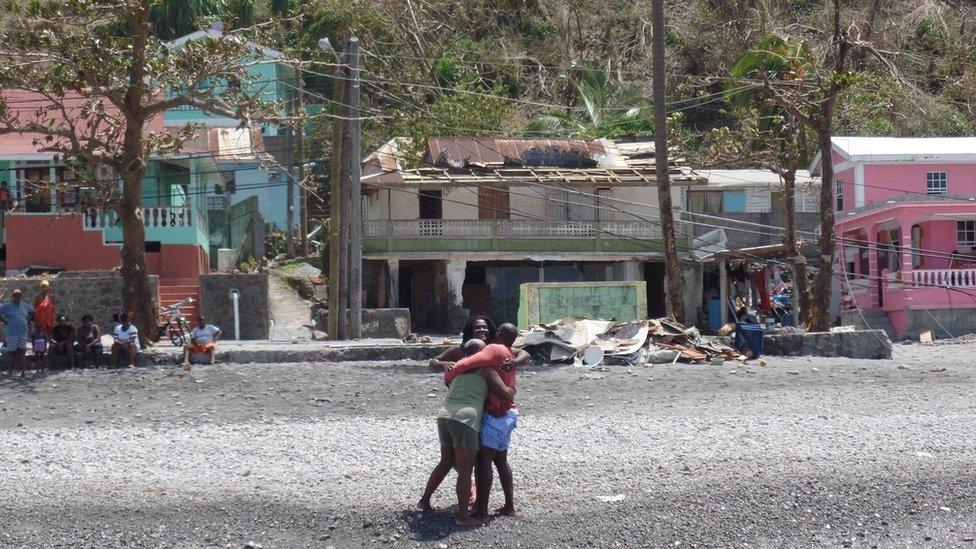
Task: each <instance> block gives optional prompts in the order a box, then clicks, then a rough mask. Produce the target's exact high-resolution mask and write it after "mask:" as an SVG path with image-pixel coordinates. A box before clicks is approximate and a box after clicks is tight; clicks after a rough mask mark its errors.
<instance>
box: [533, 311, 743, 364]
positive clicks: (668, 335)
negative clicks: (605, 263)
mask: <svg viewBox="0 0 976 549" xmlns="http://www.w3.org/2000/svg"><path fill="white" fill-rule="evenodd" d="M515 345H516V346H517V347H522V348H524V349H525V350H527V351H528V352H529V353H531V354H532V355H534V356H536V357H539V358H541V359H542V360H544V361H546V362H551V363H560V362H572V363H574V364H577V365H586V366H596V365H598V364H628V365H639V364H647V363H666V362H677V361H679V360H681V361H684V362H705V361H713V360H716V361H717V360H719V359H721V360H722V361H724V360H745V358H746V357H745V356H744V355H741V354H740V353H738V352H737V351H736V350H735V349H732V348H731V347H728V346H727V345H724V344H722V343H720V342H719V341H718V340H716V339H714V338H707V337H703V336H702V335H701V334H700V333H699V332H698V329H697V328H694V327H692V328H685V327H684V326H682V325H681V324H679V323H677V322H675V321H674V320H672V319H669V318H658V319H648V320H633V321H630V322H623V323H618V322H614V321H612V320H589V319H585V318H577V317H566V318H564V319H562V320H559V321H557V322H553V323H550V324H540V325H538V326H533V327H531V328H529V330H527V331H524V332H522V335H521V337H519V339H518V341H516V342H515Z"/></svg>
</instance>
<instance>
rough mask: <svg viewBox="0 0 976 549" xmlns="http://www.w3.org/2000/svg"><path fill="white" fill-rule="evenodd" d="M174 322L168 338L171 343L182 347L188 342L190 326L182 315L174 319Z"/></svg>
mask: <svg viewBox="0 0 976 549" xmlns="http://www.w3.org/2000/svg"><path fill="white" fill-rule="evenodd" d="M174 324H175V326H174V327H173V328H172V329H171V330H170V332H169V340H170V341H172V342H173V345H175V346H177V347H183V346H184V345H186V344H188V343H189V342H190V341H189V338H190V326H189V325H188V324H187V323H186V319H185V318H182V317H180V318H179V319H178V320H176V321H175V322H174Z"/></svg>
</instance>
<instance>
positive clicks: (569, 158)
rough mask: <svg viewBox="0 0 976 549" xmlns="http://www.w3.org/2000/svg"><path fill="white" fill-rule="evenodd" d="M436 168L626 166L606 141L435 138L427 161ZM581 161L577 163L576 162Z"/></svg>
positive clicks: (430, 144) (428, 141) (430, 140)
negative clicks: (466, 166) (480, 166)
mask: <svg viewBox="0 0 976 549" xmlns="http://www.w3.org/2000/svg"><path fill="white" fill-rule="evenodd" d="M424 160H426V161H427V162H428V163H430V164H433V165H435V166H444V167H447V166H458V167H460V166H464V165H470V164H478V165H486V166H488V165H490V166H551V167H562V168H574V167H581V168H591V167H597V166H599V167H604V168H611V167H625V166H626V165H627V162H626V159H625V158H623V157H622V156H621V155H620V154H619V153H618V152H617V151H616V149H614V148H612V147H611V143H610V142H608V141H607V140H606V139H511V138H498V137H432V138H430V139H428V140H427V153H426V158H425V159H424ZM576 161H578V163H577V162H576Z"/></svg>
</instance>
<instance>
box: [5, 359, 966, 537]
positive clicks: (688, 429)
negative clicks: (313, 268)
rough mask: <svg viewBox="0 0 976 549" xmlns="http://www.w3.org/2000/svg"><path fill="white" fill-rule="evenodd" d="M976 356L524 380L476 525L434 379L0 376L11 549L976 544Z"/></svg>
mask: <svg viewBox="0 0 976 549" xmlns="http://www.w3.org/2000/svg"><path fill="white" fill-rule="evenodd" d="M974 354H976V344H972V343H967V344H959V345H944V346H938V347H927V348H926V347H921V346H917V345H915V346H901V345H899V346H896V349H895V358H894V359H893V360H886V361H853V360H848V359H814V358H793V359H782V358H769V359H768V364H767V365H766V366H765V367H762V366H760V365H758V364H752V365H742V364H726V365H725V366H712V365H683V364H676V365H663V366H661V365H657V366H652V367H634V368H628V367H607V368H604V369H599V368H598V369H580V368H570V367H561V368H542V367H532V368H528V369H526V370H523V371H522V372H521V373H520V377H519V395H518V401H519V404H520V410H521V413H522V419H521V423H520V427H519V429H518V430H517V431H516V434H515V437H514V442H513V448H512V451H511V462H512V466H513V468H514V470H515V483H516V490H517V496H518V498H519V499H518V506H519V512H520V515H521V516H520V517H519V518H515V519H510V518H494V519H493V520H491V521H490V522H489V523H488V524H487V525H485V526H484V527H480V528H458V527H455V526H454V523H453V515H452V513H453V511H454V509H453V507H452V500H453V496H452V493H453V479H454V476H453V474H452V475H451V476H449V477H448V481H447V482H446V483H445V485H444V486H442V488H441V489H440V490H439V491H438V493H437V494H436V496H435V498H434V501H433V504H434V506H435V508H436V510H435V512H433V513H428V514H424V513H421V512H419V511H416V510H414V507H413V505H414V504H415V503H416V501H417V499H418V498H419V496H420V492H421V491H422V488H423V483H424V482H425V480H426V476H427V474H428V473H429V472H430V468H431V467H432V466H433V465H434V463H435V462H436V457H437V439H436V432H435V426H434V419H433V417H434V415H435V414H436V412H437V409H438V408H439V406H440V404H441V402H442V400H443V397H444V395H445V388H444V387H443V384H442V383H441V382H440V379H439V376H436V375H434V374H430V373H429V372H427V370H426V368H425V367H423V365H421V364H419V363H369V364H366V363H342V364H275V365H258V364H218V365H216V366H197V367H195V368H194V370H193V371H192V372H183V371H181V370H179V369H178V368H177V367H175V366H173V367H166V366H160V367H151V368H145V369H136V370H113V371H107V370H76V371H58V372H52V373H49V374H46V375H37V374H35V377H33V378H28V379H27V380H26V381H22V380H20V379H17V378H10V377H0V479H2V489H0V546H10V547H51V546H72V547H78V546H84V547H122V546H126V547H133V546H135V547H142V546H153V547H159V546H173V547H228V546H230V547H242V546H244V545H246V544H249V543H250V544H252V545H253V546H262V547H305V546H315V547H327V546H336V547H359V546H398V547H413V546H417V545H421V546H429V547H470V546H489V545H492V546H504V547H578V546H597V547H648V546H654V547H663V546H671V547H675V546H702V547H703V546H747V545H748V546H757V547H782V546H790V547H797V546H800V547H810V546H856V547H870V546H879V547H915V546H918V547H927V546H931V547H945V546H961V547H976V543H974V542H973V538H974V537H976V495H974V494H976V480H974V465H976V399H974V387H976V384H974V382H976V362H974V361H973V360H972V357H973V356H974ZM496 490H497V484H496ZM495 502H498V503H499V504H500V502H501V500H500V492H498V493H497V495H496V497H495V498H494V499H493V504H494V503H495Z"/></svg>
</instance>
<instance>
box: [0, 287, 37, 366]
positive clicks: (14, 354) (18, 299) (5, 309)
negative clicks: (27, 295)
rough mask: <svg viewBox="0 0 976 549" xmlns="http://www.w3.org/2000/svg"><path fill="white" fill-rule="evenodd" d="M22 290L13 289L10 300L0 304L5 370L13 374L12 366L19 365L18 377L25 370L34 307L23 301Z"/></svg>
mask: <svg viewBox="0 0 976 549" xmlns="http://www.w3.org/2000/svg"><path fill="white" fill-rule="evenodd" d="M22 298H23V292H21V290H20V288H17V289H16V290H14V291H13V292H12V294H11V297H10V301H8V302H6V303H4V304H3V305H0V316H2V317H3V319H4V322H5V324H6V325H5V326H4V336H5V337H6V340H7V342H6V348H5V352H4V362H5V363H6V364H5V365H6V367H7V372H8V373H9V374H10V375H13V371H14V366H15V365H16V366H19V367H20V377H24V376H25V375H26V374H25V373H24V372H25V371H26V370H27V334H28V333H29V332H30V324H31V317H32V316H33V314H34V309H33V308H32V307H31V306H30V305H28V304H26V303H24V302H23V299H22Z"/></svg>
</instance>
